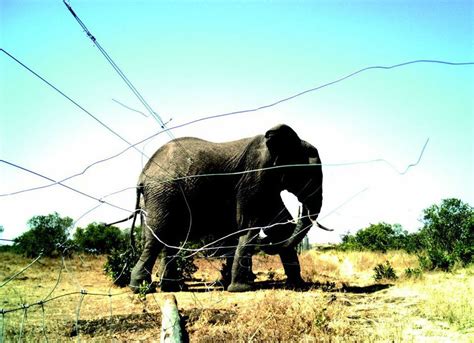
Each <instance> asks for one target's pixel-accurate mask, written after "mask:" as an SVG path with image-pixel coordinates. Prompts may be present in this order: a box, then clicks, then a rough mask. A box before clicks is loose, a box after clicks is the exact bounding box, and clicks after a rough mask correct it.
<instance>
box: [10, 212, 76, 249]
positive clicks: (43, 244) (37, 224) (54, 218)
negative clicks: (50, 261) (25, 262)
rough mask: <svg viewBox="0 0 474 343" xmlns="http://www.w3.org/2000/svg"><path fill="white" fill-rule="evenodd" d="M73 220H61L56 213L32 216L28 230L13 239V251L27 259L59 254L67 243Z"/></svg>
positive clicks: (65, 218) (67, 218)
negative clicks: (40, 255)
mask: <svg viewBox="0 0 474 343" xmlns="http://www.w3.org/2000/svg"><path fill="white" fill-rule="evenodd" d="M72 222H73V220H72V219H71V218H69V217H64V218H61V217H60V216H59V214H58V213H57V212H54V213H52V214H48V215H47V216H34V217H32V218H31V219H30V220H28V226H29V227H30V229H29V230H28V231H26V232H25V233H23V234H22V235H21V236H19V237H17V238H15V239H14V243H13V245H14V249H15V250H16V251H17V252H19V253H22V254H25V255H26V256H28V257H34V256H37V255H39V254H40V253H42V254H43V256H55V255H58V254H60V253H61V252H62V251H63V249H64V247H65V244H66V243H68V237H69V229H70V227H71V225H72Z"/></svg>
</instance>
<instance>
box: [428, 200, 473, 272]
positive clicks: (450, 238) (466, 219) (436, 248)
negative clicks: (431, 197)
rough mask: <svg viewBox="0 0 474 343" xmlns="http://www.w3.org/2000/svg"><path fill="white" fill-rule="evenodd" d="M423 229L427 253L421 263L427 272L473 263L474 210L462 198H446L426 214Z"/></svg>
mask: <svg viewBox="0 0 474 343" xmlns="http://www.w3.org/2000/svg"><path fill="white" fill-rule="evenodd" d="M423 224H424V225H423V228H422V230H421V234H422V238H423V242H424V245H425V249H426V253H425V255H424V256H422V257H421V258H420V264H422V265H423V267H425V268H427V269H436V268H440V269H442V270H450V269H452V268H453V266H455V265H456V264H459V265H461V266H465V265H467V264H469V263H472V261H473V252H474V210H473V208H472V207H471V206H470V205H468V204H466V203H463V202H462V201H461V200H459V199H453V198H451V199H445V200H443V201H442V202H441V205H439V206H438V205H432V206H430V207H429V208H427V209H425V210H424V211H423Z"/></svg>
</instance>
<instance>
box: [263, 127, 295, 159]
mask: <svg viewBox="0 0 474 343" xmlns="http://www.w3.org/2000/svg"><path fill="white" fill-rule="evenodd" d="M265 143H266V145H267V147H268V150H269V151H270V155H271V156H272V157H273V158H275V159H277V158H279V157H286V156H290V155H291V154H292V152H294V151H295V149H298V147H300V146H301V139H300V138H299V137H298V135H297V134H296V132H295V131H294V130H293V129H292V128H291V127H289V126H288V125H285V124H280V125H277V126H275V127H273V128H271V129H270V130H268V131H267V132H266V133H265Z"/></svg>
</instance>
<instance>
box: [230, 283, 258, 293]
mask: <svg viewBox="0 0 474 343" xmlns="http://www.w3.org/2000/svg"><path fill="white" fill-rule="evenodd" d="M253 289H254V287H253V285H252V284H248V283H237V282H232V283H231V284H230V285H229V287H227V291H229V292H249V291H253Z"/></svg>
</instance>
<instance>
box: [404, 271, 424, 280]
mask: <svg viewBox="0 0 474 343" xmlns="http://www.w3.org/2000/svg"><path fill="white" fill-rule="evenodd" d="M422 276H423V270H422V269H421V268H407V269H405V277H407V278H409V279H410V278H414V279H419V278H421V277H422Z"/></svg>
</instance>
